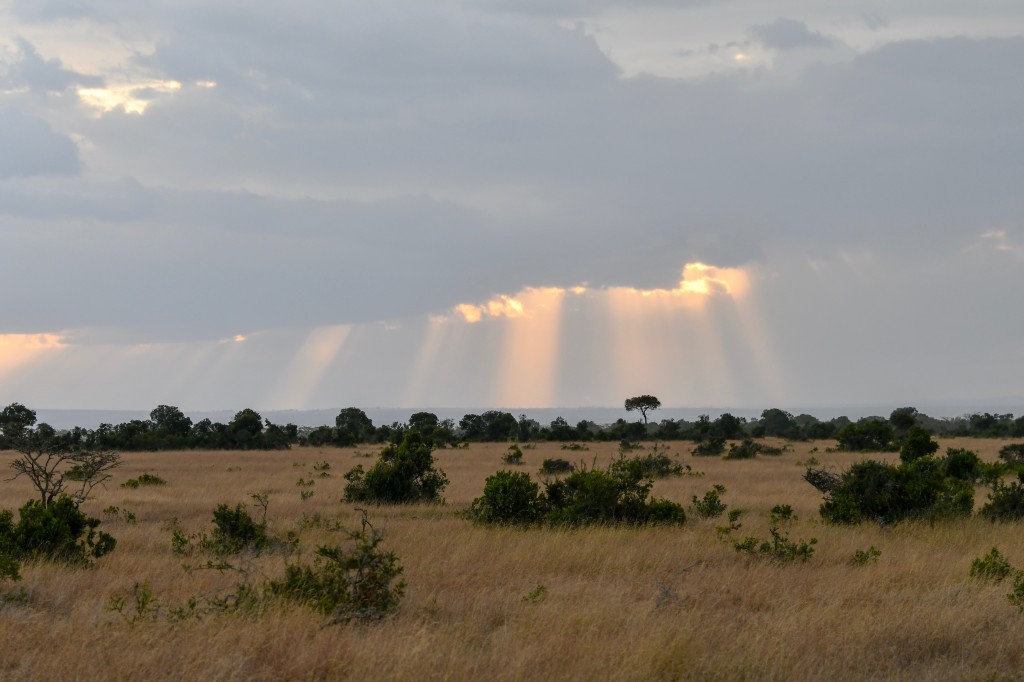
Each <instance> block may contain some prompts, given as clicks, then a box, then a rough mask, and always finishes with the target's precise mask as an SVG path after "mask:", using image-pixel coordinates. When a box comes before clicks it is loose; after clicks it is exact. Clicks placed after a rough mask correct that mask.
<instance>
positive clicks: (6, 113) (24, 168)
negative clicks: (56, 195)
mask: <svg viewBox="0 0 1024 682" xmlns="http://www.w3.org/2000/svg"><path fill="white" fill-rule="evenodd" d="M0 149H3V150H4V151H3V154H0V180H3V179H6V178H17V177H29V176H33V175H70V174H74V173H77V172H78V171H79V162H78V150H77V148H76V146H75V144H74V142H72V141H71V139H70V138H69V137H67V136H66V135H62V134H60V133H57V132H54V131H53V130H52V129H51V128H50V126H48V125H47V124H46V123H45V122H44V121H42V120H40V119H38V118H36V117H34V116H30V115H27V114H25V113H23V112H21V111H19V110H18V109H13V108H8V107H4V106H2V100H0Z"/></svg>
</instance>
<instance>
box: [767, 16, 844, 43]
mask: <svg viewBox="0 0 1024 682" xmlns="http://www.w3.org/2000/svg"><path fill="white" fill-rule="evenodd" d="M750 33H751V34H752V35H753V36H754V37H755V38H756V39H757V40H759V41H760V42H761V43H763V44H764V45H766V46H768V47H771V48H774V49H776V50H793V49H796V48H800V47H832V46H833V45H834V43H835V41H834V40H833V39H831V38H829V37H827V36H825V35H823V34H821V33H818V32H817V31H811V30H810V29H809V28H807V24H805V23H803V22H801V21H796V20H794V19H786V18H779V19H776V20H775V21H773V22H771V23H770V24H759V25H757V26H753V27H751V29H750Z"/></svg>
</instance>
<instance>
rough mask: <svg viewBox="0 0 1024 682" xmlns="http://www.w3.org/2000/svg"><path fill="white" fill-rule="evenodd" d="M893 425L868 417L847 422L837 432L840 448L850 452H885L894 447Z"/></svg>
mask: <svg viewBox="0 0 1024 682" xmlns="http://www.w3.org/2000/svg"><path fill="white" fill-rule="evenodd" d="M893 436H894V434H893V430H892V426H890V425H889V422H887V421H883V420H881V419H867V420H865V421H862V422H859V423H856V424H847V425H846V426H844V427H843V428H841V429H839V431H837V432H836V441H837V442H838V444H839V449H840V450H847V451H850V452H884V451H886V450H890V449H892V439H893Z"/></svg>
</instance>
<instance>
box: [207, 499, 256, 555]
mask: <svg viewBox="0 0 1024 682" xmlns="http://www.w3.org/2000/svg"><path fill="white" fill-rule="evenodd" d="M270 544H271V540H270V536H268V535H267V521H266V519H265V518H264V519H263V520H262V521H260V522H259V523H257V522H256V520H255V519H253V518H252V516H251V515H250V514H249V512H248V511H247V510H246V508H245V505H244V504H242V503H241V502H239V503H238V504H237V505H235V507H234V508H233V509H232V508H231V507H229V506H228V505H226V504H221V505H218V506H217V508H216V509H215V510H214V511H213V532H212V533H211V534H210V535H208V536H207V535H203V536H201V537H200V542H199V545H200V547H202V548H203V549H204V550H206V551H208V552H213V553H215V554H238V553H239V552H242V551H250V552H258V551H260V550H263V549H266V548H267V547H269V546H270Z"/></svg>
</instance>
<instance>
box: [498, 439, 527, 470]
mask: <svg viewBox="0 0 1024 682" xmlns="http://www.w3.org/2000/svg"><path fill="white" fill-rule="evenodd" d="M501 461H502V462H504V463H505V464H512V465H513V466H518V465H520V464H522V463H523V451H522V450H520V449H519V446H518V445H516V444H515V443H513V444H512V445H510V446H508V452H506V453H505V454H504V455H502V456H501Z"/></svg>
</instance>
